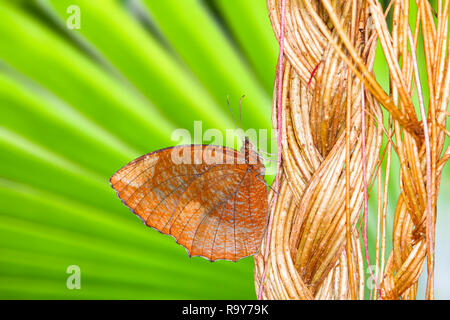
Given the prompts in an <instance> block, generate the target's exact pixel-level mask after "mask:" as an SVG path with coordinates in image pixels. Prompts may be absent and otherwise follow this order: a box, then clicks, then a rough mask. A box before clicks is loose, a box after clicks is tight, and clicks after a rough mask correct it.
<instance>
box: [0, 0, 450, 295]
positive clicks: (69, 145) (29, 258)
mask: <svg viewBox="0 0 450 320" xmlns="http://www.w3.org/2000/svg"><path fill="white" fill-rule="evenodd" d="M71 5H77V6H78V7H79V8H80V13H81V15H80V18H81V19H80V22H81V24H80V27H81V28H80V29H79V30H70V29H68V28H67V26H66V21H67V19H69V18H70V16H71V13H68V12H67V9H68V7H69V6H71ZM380 53H381V52H380ZM277 55H278V44H277V42H276V40H275V38H274V36H273V32H272V29H271V25H270V21H269V19H268V17H267V12H266V3H265V1H264V0H203V1H202V0H163V1H162V0H142V1H133V0H128V1H126V0H123V1H115V0H95V1H94V0H84V1H83V0H79V1H78V0H68V1H66V0H49V1H45V0H42V1H40V0H36V1H25V0H24V1H11V0H0V204H1V206H0V298H3V299H17V298H19V299H54V298H56V299H254V298H255V290H254V286H253V259H252V258H247V259H244V260H241V261H239V262H237V263H231V262H227V261H218V262H215V263H210V262H208V261H206V260H205V259H202V258H199V257H194V258H191V259H189V258H188V256H187V254H186V251H185V249H183V248H182V247H181V246H178V245H176V244H175V242H174V240H173V239H172V238H171V237H167V236H164V235H162V234H160V233H158V232H156V231H154V230H152V229H150V228H147V227H145V226H144V225H143V224H142V223H141V222H140V220H139V219H138V218H137V217H136V216H134V215H133V214H132V213H131V212H130V211H129V210H128V209H127V208H126V207H125V206H123V205H122V204H121V202H120V200H119V199H118V198H117V197H116V195H115V192H114V191H113V190H112V189H111V188H110V186H109V183H108V179H109V177H110V176H111V175H112V174H113V173H114V172H115V171H116V170H118V169H119V168H121V167H122V166H123V165H124V164H126V163H128V162H129V161H131V160H133V159H134V158H136V157H138V156H140V155H142V154H144V153H148V152H151V151H154V150H156V149H160V148H163V147H168V146H171V145H174V144H176V143H177V142H178V141H172V140H171V135H172V132H173V131H174V130H175V129H177V128H183V129H187V130H189V131H191V132H192V131H193V123H194V121H195V120H201V121H202V127H203V130H204V131H205V130H206V129H209V128H216V129H219V130H221V131H224V130H225V129H227V128H228V129H232V128H234V125H233V122H232V118H231V116H230V112H229V110H228V107H227V104H226V97H227V95H229V97H230V102H231V106H232V109H233V113H234V114H235V116H236V117H237V115H239V99H240V97H241V96H242V95H245V96H246V98H245V99H244V104H243V108H242V119H243V127H244V129H247V128H255V129H270V128H271V121H270V116H271V100H272V91H273V81H274V74H275V65H276V59H277ZM379 56H380V58H379V59H378V60H377V63H376V66H375V68H376V70H375V71H376V73H377V78H378V79H379V80H380V81H381V82H382V83H383V85H384V87H385V88H387V86H388V82H387V72H386V66H385V65H384V63H383V60H382V55H381V54H380V55H379ZM419 58H420V61H422V64H423V56H422V57H419ZM422 69H423V70H424V68H422ZM425 91H426V90H425ZM204 142H206V143H208V141H204ZM394 168H396V166H395V165H394ZM444 173H445V175H444V177H443V179H442V187H441V194H448V191H449V183H448V182H447V181H448V179H447V178H446V177H448V174H449V171H448V170H446V172H444ZM269 179H270V177H269ZM392 180H394V182H395V183H394V184H393V186H394V187H393V188H392V189H391V190H393V191H392V196H393V197H395V196H396V195H397V194H398V190H397V189H396V188H395V184H397V180H398V177H397V176H396V175H395V174H393V178H392ZM442 198H443V197H442V196H441V198H440V203H439V206H440V207H439V214H440V215H442V216H443V218H442V219H441V218H438V230H437V242H438V247H437V266H438V268H442V269H437V279H436V283H437V292H436V295H437V297H441V298H445V297H447V298H448V297H450V294H449V291H448V288H449V287H450V280H449V276H448V273H447V271H446V270H447V269H446V267H449V261H450V257H449V256H448V253H447V252H448V250H444V249H439V248H440V245H441V244H442V243H444V244H445V243H449V242H450V241H449V238H448V235H447V234H446V233H445V232H444V231H445V226H448V225H450V223H449V221H448V218H447V217H445V213H446V212H445V211H446V208H449V207H450V204H448V203H445V200H442ZM393 203H394V201H391V211H390V213H391V214H392V212H393V211H392V209H393V207H392V204H393ZM371 208H372V209H371V212H372V213H374V212H375V211H374V210H373V203H372V206H371ZM440 219H441V220H440ZM445 219H447V220H445ZM374 222H375V216H374V214H372V215H371V228H370V230H369V232H370V236H371V243H373V237H374V236H373V234H374V228H375V227H374V226H375V224H374ZM439 224H440V225H439ZM441 226H443V227H441ZM390 230H391V229H389V230H388V232H390ZM442 248H444V247H442ZM371 253H372V257H373V256H374V253H373V250H372V251H371ZM70 265H77V266H79V267H80V270H81V289H80V290H69V289H67V287H66V280H67V278H68V277H69V274H67V273H66V270H67V268H68V266H70ZM439 270H442V271H439ZM440 285H441V286H442V288H440V287H439V286H440Z"/></svg>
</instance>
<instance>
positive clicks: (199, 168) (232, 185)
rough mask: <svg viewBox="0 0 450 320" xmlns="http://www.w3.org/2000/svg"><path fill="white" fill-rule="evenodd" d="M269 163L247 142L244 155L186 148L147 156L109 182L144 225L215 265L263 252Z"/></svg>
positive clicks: (205, 147)
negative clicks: (266, 169)
mask: <svg viewBox="0 0 450 320" xmlns="http://www.w3.org/2000/svg"><path fill="white" fill-rule="evenodd" d="M263 179H264V165H263V163H262V161H261V158H260V157H259V155H258V154H257V153H256V152H255V150H254V148H253V146H252V144H251V142H250V141H249V140H248V138H246V139H245V140H244V144H243V146H242V149H241V152H238V151H236V150H234V149H231V148H227V147H222V146H212V145H184V146H176V147H171V148H166V149H162V150H158V151H155V152H152V153H149V154H146V155H144V156H142V157H140V158H138V159H136V160H134V161H132V162H130V163H129V164H127V165H126V166H125V167H123V168H122V169H120V170H119V171H117V172H116V173H115V174H114V175H113V176H112V177H111V179H110V183H111V185H112V187H113V188H114V189H115V190H116V192H117V195H118V196H119V198H120V199H121V200H122V202H123V203H124V204H125V205H127V206H128V207H129V208H130V209H131V210H132V211H133V212H134V213H135V214H136V215H138V216H139V217H140V218H141V219H142V221H143V222H144V223H145V224H146V225H148V226H150V227H152V228H154V229H156V230H158V231H160V232H162V233H164V234H168V235H171V236H172V237H174V238H175V239H176V241H177V243H179V244H181V245H182V246H184V247H185V248H186V250H187V251H188V254H189V256H202V257H204V258H206V259H208V260H211V261H215V260H220V259H226V260H231V261H237V260H239V259H241V258H244V257H247V256H250V255H253V254H255V253H256V252H258V250H259V247H260V243H261V239H262V237H263V234H264V231H265V226H266V223H267V188H266V185H265V183H264V180H263Z"/></svg>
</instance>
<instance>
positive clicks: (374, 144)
mask: <svg viewBox="0 0 450 320" xmlns="http://www.w3.org/2000/svg"><path fill="white" fill-rule="evenodd" d="M281 1H282V0H268V1H267V6H268V12H269V16H270V19H271V22H272V26H273V28H274V32H275V35H276V36H277V37H278V39H279V33H280V7H281ZM284 1H285V4H286V9H285V10H286V11H285V15H286V19H285V34H284V46H285V50H284V58H285V59H284V61H285V63H284V68H283V74H282V77H283V81H282V83H283V87H282V96H281V97H276V96H275V97H274V107H273V116H272V118H273V119H274V124H273V125H274V128H276V127H277V125H278V124H277V121H276V119H277V114H276V112H277V111H276V110H277V109H276V101H277V99H278V98H280V99H281V103H282V121H281V132H282V165H281V167H280V168H279V172H278V175H279V179H280V189H279V194H278V195H274V194H273V193H271V198H270V199H271V200H270V210H271V214H272V215H273V226H272V229H271V241H270V246H269V248H268V250H269V255H268V259H267V261H265V260H264V252H265V250H266V248H265V244H266V242H265V241H263V246H262V248H261V251H260V254H258V255H257V256H255V287H256V290H257V291H258V289H259V288H260V284H261V277H262V274H263V271H264V269H266V277H265V278H264V279H263V298H264V299H350V298H354V299H363V298H364V286H365V282H366V281H367V278H368V275H367V273H365V272H364V264H363V259H364V253H363V249H362V248H361V239H360V237H361V234H360V233H359V231H360V230H359V228H357V223H358V219H360V216H361V211H362V208H363V204H364V193H363V190H364V181H363V157H362V155H361V154H362V142H363V139H362V134H361V133H362V129H363V127H362V124H361V123H362V122H361V120H362V111H361V103H362V102H363V103H364V104H363V106H364V107H365V111H364V116H365V117H364V119H365V127H364V131H365V135H364V136H365V141H364V142H365V149H366V150H365V151H366V156H365V163H366V173H367V182H366V183H367V184H369V185H370V183H371V182H373V180H374V178H375V177H378V179H380V178H381V166H380V162H381V159H382V158H383V156H386V154H387V156H386V158H387V166H386V177H385V182H384V183H385V185H384V186H382V185H381V180H380V181H379V183H378V185H379V188H378V189H379V190H378V191H379V193H378V203H379V210H378V226H377V241H376V242H377V254H376V261H375V264H376V265H377V266H378V268H379V270H380V271H379V272H377V274H376V275H377V276H378V280H377V283H378V285H379V289H380V290H379V293H381V297H380V296H378V295H377V294H375V295H374V297H375V298H380V299H415V297H416V295H417V281H418V278H419V276H420V274H421V273H422V270H423V268H424V265H425V264H427V265H428V270H429V273H428V284H427V298H430V299H431V298H433V273H432V270H433V266H434V249H433V248H434V225H435V221H436V217H435V216H436V197H437V193H438V187H439V179H440V174H441V171H442V168H443V165H444V164H445V162H446V160H447V159H448V157H449V156H450V155H449V154H450V152H449V149H447V150H445V151H443V146H444V139H445V137H446V134H447V132H446V131H444V130H443V129H442V128H445V125H446V116H447V115H448V113H447V112H446V108H447V105H448V100H449V95H450V72H449V68H448V64H449V62H448V61H449V57H448V51H449V50H448V43H447V42H446V40H447V38H448V7H449V1H443V2H439V5H438V8H437V10H434V9H433V8H431V6H430V4H429V2H428V1H417V3H416V4H415V5H416V6H417V11H418V18H417V21H416V25H415V29H413V30H412V31H411V36H412V39H413V46H412V47H413V48H415V47H416V44H417V41H418V33H419V30H421V31H422V33H423V35H424V36H423V41H424V48H425V49H424V51H425V58H426V59H425V60H426V68H427V79H426V81H427V84H428V87H429V93H430V95H429V100H428V101H425V102H423V101H422V102H421V103H420V106H416V108H415V107H414V105H413V102H412V101H413V99H412V96H413V94H414V90H418V91H419V97H420V96H421V94H420V89H421V86H420V85H419V86H417V85H416V84H417V78H416V77H415V76H418V74H417V73H416V74H415V72H414V66H415V65H416V64H417V62H416V59H415V52H414V51H415V50H411V49H410V48H411V43H409V40H408V39H411V37H408V35H409V32H410V31H409V30H410V26H409V23H408V21H409V18H410V17H409V15H410V9H411V8H410V7H409V5H410V4H409V1H395V2H392V4H391V5H390V6H389V10H391V12H392V15H393V19H394V21H396V23H394V24H393V28H392V30H389V29H388V26H387V22H386V19H385V13H384V12H383V9H382V7H381V5H380V4H379V3H378V2H376V1H333V2H331V1H326V0H322V1H301V0H284ZM433 15H434V16H435V18H434V19H433ZM435 21H436V22H435ZM413 27H414V26H413ZM377 41H379V42H380V44H381V46H382V48H383V51H384V55H385V57H386V63H387V65H388V67H389V73H390V80H391V84H390V86H391V90H390V91H389V93H385V92H384V91H383V90H382V89H381V86H380V85H379V84H378V82H377V81H376V79H375V77H374V75H373V72H372V67H373V63H374V59H375V50H376V45H377ZM400 60H402V63H401V64H400V63H399V61H400ZM313 71H315V72H314V76H313V77H312V78H311V74H312V73H313ZM309 82H310V84H309V85H308V83H309ZM363 87H364V90H362V88H363ZM274 92H276V90H274ZM425 103H426V104H427V106H428V121H427V122H426V123H425V124H424V123H423V122H421V121H420V119H421V117H420V115H421V114H420V112H419V111H418V110H419V109H420V110H421V111H422V110H425V108H424V104H425ZM419 107H420V108H419ZM347 110H349V111H350V112H349V113H347ZM416 110H417V111H416ZM383 113H388V114H389V116H390V121H389V124H387V128H385V127H384V125H385V124H384V123H383ZM347 115H348V117H347ZM346 123H348V124H350V125H349V126H347V125H346ZM425 129H427V130H425ZM383 135H385V136H388V137H389V139H390V140H389V141H390V143H389V144H388V146H387V149H382V148H381V147H382V138H383ZM391 137H392V139H391ZM427 147H428V148H427ZM386 150H387V152H386ZM392 150H394V152H395V155H397V156H398V158H399V160H400V163H401V166H400V172H396V173H392V174H391V175H392V176H394V177H395V176H399V177H400V179H397V181H398V180H399V183H400V189H401V195H400V197H399V198H398V199H392V200H391V201H395V203H396V210H395V212H394V213H393V215H394V217H393V220H394V226H393V228H394V230H393V235H392V239H393V243H392V247H393V250H392V252H390V253H389V254H388V257H387V258H385V253H384V248H385V247H386V243H385V241H386V234H385V233H386V219H387V218H386V215H387V212H386V211H387V197H386V196H387V184H388V183H389V176H390V173H389V172H390V161H391V157H392V156H394V154H393V155H392V156H391V153H392ZM427 150H428V151H427ZM427 156H428V157H427ZM347 175H348V176H347ZM348 178H349V181H350V184H348V183H347V179H348ZM428 180H429V181H430V182H428ZM383 194H384V195H383ZM347 195H348V197H347ZM372 196H377V195H376V194H375V195H372ZM427 204H428V206H427ZM347 218H348V219H347ZM347 228H348V230H350V233H348V238H347ZM379 248H381V249H382V250H381V252H380V250H378V249H379ZM348 249H350V250H349V251H348V252H347V250H348ZM372 258H373V257H372ZM372 261H373V259H372ZM349 270H352V272H349ZM376 293H377V292H376Z"/></svg>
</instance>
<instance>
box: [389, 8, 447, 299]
mask: <svg viewBox="0 0 450 320" xmlns="http://www.w3.org/2000/svg"><path fill="white" fill-rule="evenodd" d="M400 5H401V3H396V4H395V5H394V9H393V14H394V19H396V20H397V21H398V22H399V25H402V26H405V25H407V24H405V19H407V18H408V16H407V14H406V13H405V12H406V10H404V11H402V10H401V8H400ZM447 8H448V7H447ZM419 11H422V14H424V13H428V15H430V14H431V6H430V5H429V3H428V2H421V3H420V5H419ZM423 18H424V15H422V23H424V21H423V20H424V19H423ZM428 26H432V24H428ZM401 31H402V30H401V29H400V28H394V30H393V39H394V46H395V47H396V48H401V41H402V39H401ZM404 59H405V58H404ZM447 59H448V58H447ZM410 62H411V60H409V61H408V63H405V65H406V67H405V68H404V70H403V77H404V79H406V83H408V84H411V80H412V77H413V71H412V67H410V66H409V65H410ZM446 68H448V62H447V67H446ZM443 74H445V72H444V73H443ZM446 77H447V78H446V79H445V80H444V79H442V80H444V81H446V83H450V79H449V73H448V71H447V75H446ZM438 84H439V82H438V81H435V82H434V83H433V85H436V86H437V85H438ZM433 91H434V92H436V95H435V97H432V98H431V99H435V100H434V103H435V104H436V109H437V117H436V122H437V123H438V124H440V125H441V126H442V127H444V128H445V124H446V116H445V111H446V108H447V104H448V98H449V97H448V93H446V94H444V93H443V92H437V90H436V89H434V88H433ZM394 93H395V91H394ZM430 102H432V101H430ZM396 131H397V132H396V134H397V139H396V140H397V145H398V155H399V158H400V162H401V169H400V170H401V171H400V172H401V176H400V188H401V194H400V197H399V199H398V201H397V207H396V211H395V217H394V228H393V229H394V230H393V249H392V253H391V254H390V256H389V259H388V261H387V265H386V270H385V273H384V278H383V282H382V284H381V292H382V297H383V298H384V299H415V298H416V294H417V286H418V279H419V276H420V274H421V273H422V271H423V268H424V265H425V261H426V254H427V243H426V235H425V232H426V222H427V221H426V220H427V210H426V201H427V199H426V195H427V194H426V191H425V190H426V179H425V177H426V155H425V144H424V141H420V142H419V145H418V144H417V142H416V141H415V140H414V139H413V138H412V137H411V136H410V135H409V134H408V133H407V132H403V139H401V136H400V132H399V131H400V130H399V128H398V126H397V127H396ZM434 138H435V140H436V150H435V151H434V152H435V154H436V155H437V156H439V155H441V154H442V150H443V146H444V138H445V134H444V133H443V132H442V131H440V132H439V133H438V134H437V135H436V136H435V137H434ZM444 164H445V161H442V162H440V163H438V165H437V168H436V174H437V178H436V180H437V182H436V188H437V189H438V188H439V185H440V183H439V180H440V176H441V173H442V169H443V166H444ZM438 191H439V190H435V194H436V195H437V194H438ZM432 201H433V202H434V203H433V210H432V215H433V224H435V222H436V202H435V201H436V199H432Z"/></svg>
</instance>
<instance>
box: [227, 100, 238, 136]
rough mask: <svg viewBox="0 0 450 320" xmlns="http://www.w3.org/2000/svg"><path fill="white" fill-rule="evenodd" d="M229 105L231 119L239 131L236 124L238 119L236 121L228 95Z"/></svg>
mask: <svg viewBox="0 0 450 320" xmlns="http://www.w3.org/2000/svg"><path fill="white" fill-rule="evenodd" d="M227 104H228V108H229V109H230V113H231V118H233V123H234V126H235V128H236V130H237V128H238V127H237V124H236V119H234V114H233V111H232V110H231V105H230V98H229V96H228V95H227Z"/></svg>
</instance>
